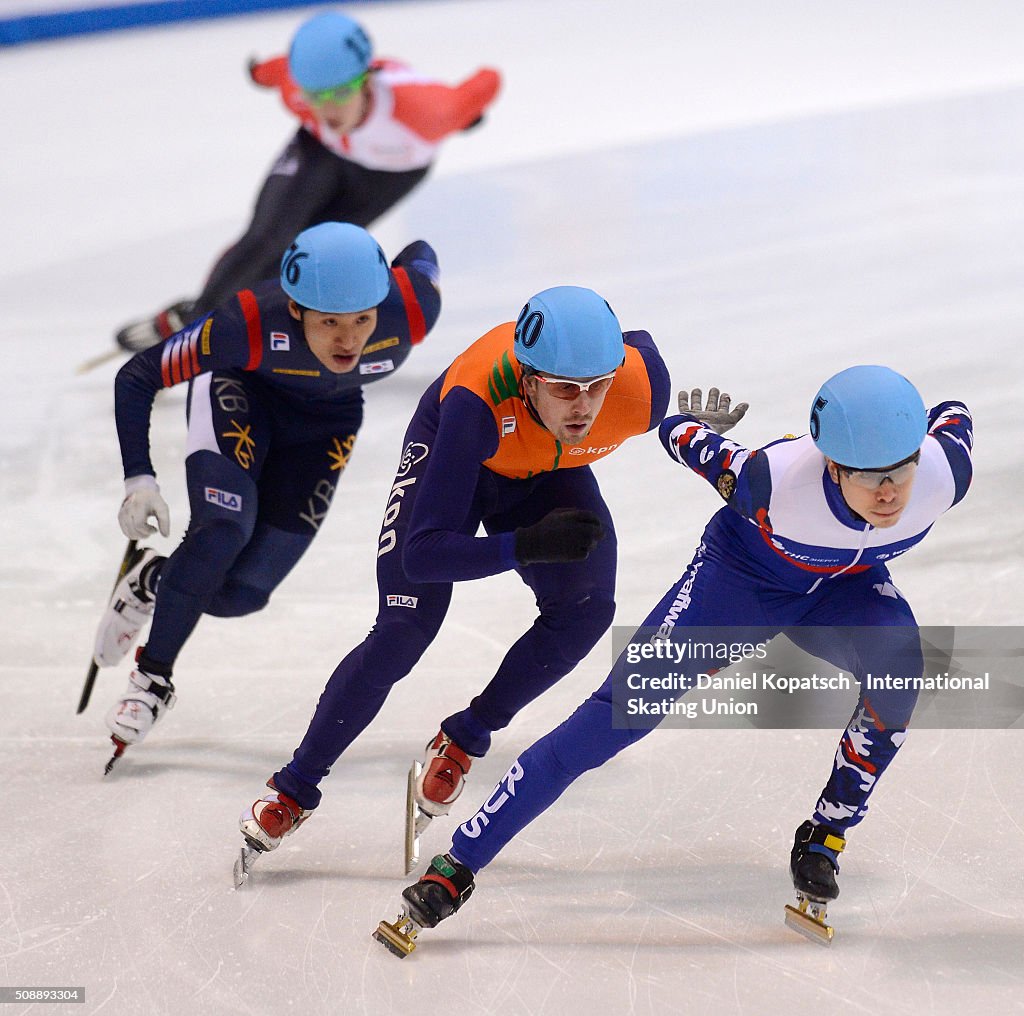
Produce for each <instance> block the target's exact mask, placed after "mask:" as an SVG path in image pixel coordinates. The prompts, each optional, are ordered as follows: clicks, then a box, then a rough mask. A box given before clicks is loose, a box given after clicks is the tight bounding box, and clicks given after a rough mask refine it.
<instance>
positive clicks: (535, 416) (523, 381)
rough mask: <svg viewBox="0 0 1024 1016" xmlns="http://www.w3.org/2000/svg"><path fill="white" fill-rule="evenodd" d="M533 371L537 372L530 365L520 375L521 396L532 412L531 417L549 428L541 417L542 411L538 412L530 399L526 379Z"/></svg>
mask: <svg viewBox="0 0 1024 1016" xmlns="http://www.w3.org/2000/svg"><path fill="white" fill-rule="evenodd" d="M533 373H535V372H534V371H532V370H530V368H529V367H524V368H523V372H522V374H520V375H519V398H521V399H522V400H523V405H524V406H526V411H527V412H528V413H529V414H530V418H531V419H532V420H533V421H534V423H537V424H539V425H540V426H541V427H544V429H545V430H547V427H545V426H544V421H543V420H542V419H541V418H540V413H538V412H537V409H536V407H535V406H534V404H533V403H532V402H531V401H530V396H529V395H528V394H527V391H526V379H527V378H528V377H529V376H530V375H531V374H533Z"/></svg>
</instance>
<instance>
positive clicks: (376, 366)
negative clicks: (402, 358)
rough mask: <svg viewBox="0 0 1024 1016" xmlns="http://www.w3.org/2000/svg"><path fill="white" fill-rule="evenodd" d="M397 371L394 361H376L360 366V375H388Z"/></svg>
mask: <svg viewBox="0 0 1024 1016" xmlns="http://www.w3.org/2000/svg"><path fill="white" fill-rule="evenodd" d="M394 369H395V361H394V360H375V361H373V362H372V363H361V364H359V373H360V374H386V373H387V372H388V371H389V370H394Z"/></svg>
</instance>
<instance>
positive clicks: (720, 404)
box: [679, 388, 750, 434]
mask: <svg viewBox="0 0 1024 1016" xmlns="http://www.w3.org/2000/svg"><path fill="white" fill-rule="evenodd" d="M700 403H701V390H700V389H699V388H694V389H693V390H692V391H690V392H689V393H687V392H680V393H679V412H680V413H686V414H688V415H689V416H693V417H696V419H698V420H700V422H701V423H703V424H704V426H705V427H710V428H711V429H712V430H713V431H714V432H715V433H716V434H724V433H725V432H726V431H727V430H732V428H733V427H735V426H736V424H737V423H739V422H740V420H742V419H743V417H744V416H745V415H746V412H747V410H748V409H749V408H750V406H748V405H747V403H746V402H741V403H740V404H739V405H738V406H737V407H736V408H735V409H733V410H732V411H731V412H730V410H729V406H730V405H731V403H732V396H731V395H729V393H728V392H722V393H721V394H719V392H718V389H717V388H709V389H708V401H707V402H706V403H705V405H704V408H703V409H701V407H700Z"/></svg>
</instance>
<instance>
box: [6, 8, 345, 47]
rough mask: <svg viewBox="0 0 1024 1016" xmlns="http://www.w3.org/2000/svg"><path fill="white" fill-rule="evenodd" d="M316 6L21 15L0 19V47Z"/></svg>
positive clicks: (90, 10) (92, 10)
mask: <svg viewBox="0 0 1024 1016" xmlns="http://www.w3.org/2000/svg"><path fill="white" fill-rule="evenodd" d="M337 2H338V0H336V2H335V5H336V4H337ZM327 3H328V0H323V5H326V4H327ZM318 5H320V4H318V0H158V2H153V3H120V4H104V5H103V6H100V7H86V8H81V7H79V8H72V9H68V10H60V11H49V12H47V13H40V14H22V15H17V16H12V17H6V18H0V46H16V45H19V44H21V43H25V42H40V41H42V40H44V39H59V38H63V37H65V36H69V35H86V34H89V33H92V32H110V31H118V30H120V29H123V28H138V27H143V26H152V25H165V24H169V23H171V22H175V21H198V20H202V19H207V18H221V17H227V16H229V15H237V14H253V13H258V12H260V11H273V10H281V9H283V8H287V7H315V6H318Z"/></svg>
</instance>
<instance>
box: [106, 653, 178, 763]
mask: <svg viewBox="0 0 1024 1016" xmlns="http://www.w3.org/2000/svg"><path fill="white" fill-rule="evenodd" d="M142 654H143V647H140V648H139V650H138V651H137V653H136V661H137V663H136V668H135V670H133V671H132V672H131V675H130V676H129V678H128V690H127V691H126V692H125V693H124V694H123V695H122V696H121V697H120V698H119V699H118V700H117V701H116V702H115V703H114V704H113V706H111V708H110V710H109V711H108V712H107V716H106V723H107V726H108V727H109V728H110V732H111V735H112V736H111V741H113V743H114V754H113V756H112V757H111V759H110V761H109V762H108V763H107V766H106V769H105V770H104V775H107V774H109V773H110V770H111V769H113V767H114V765H115V763H116V762H117V761H118V760H119V759H120V758H121V756H122V755H123V754H124V750H125V748H127V747H129V746H130V745H133V744H138V743H139V742H140V741H141V740H142V739H143V738H145V736H146V735H147V734H148V733H149V732H150V731H151V730H152V729H153V725H154V724H155V723H156V721H157V720H159V719H160V717H161V716H163V714H164V713H165V712H166V711H167V710H168V709H172V708H173V707H174V703H175V702H176V701H177V696H176V695H175V694H174V685H173V684H172V683H171V675H170V671H168V672H167V673H165V674H160V673H157V670H158V668H157V667H155V666H154V665H153V664H151V663H145V664H144V663H142V662H139V660H140V657H141V656H142Z"/></svg>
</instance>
